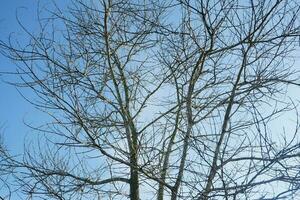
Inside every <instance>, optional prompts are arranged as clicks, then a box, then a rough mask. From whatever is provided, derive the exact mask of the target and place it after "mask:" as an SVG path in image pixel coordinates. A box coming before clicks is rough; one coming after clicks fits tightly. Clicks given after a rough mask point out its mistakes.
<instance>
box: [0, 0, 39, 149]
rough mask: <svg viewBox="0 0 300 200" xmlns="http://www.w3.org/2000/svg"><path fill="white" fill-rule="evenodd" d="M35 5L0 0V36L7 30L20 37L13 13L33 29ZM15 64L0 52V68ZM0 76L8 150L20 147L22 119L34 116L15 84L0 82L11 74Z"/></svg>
mask: <svg viewBox="0 0 300 200" xmlns="http://www.w3.org/2000/svg"><path fill="white" fill-rule="evenodd" d="M36 9H37V1H35V0H26V1H24V0H5V1H1V6H0V40H7V38H8V37H9V35H10V34H12V35H13V36H14V37H18V38H22V37H20V36H21V35H22V31H21V29H20V26H19V25H18V23H17V19H16V15H17V14H18V16H19V18H20V19H21V21H22V22H23V23H24V24H25V25H26V26H27V27H28V28H30V29H31V28H33V29H34V27H35V26H34V25H35V23H36V22H35V21H36ZM23 38H24V37H23ZM21 40H22V39H21ZM15 68H16V67H15V65H14V63H12V62H11V61H10V60H8V59H7V58H5V57H3V56H2V55H0V71H6V72H11V71H15ZM0 79H1V81H0V92H1V93H0V94H1V95H0V124H4V127H5V129H4V130H2V132H3V133H2V134H3V135H4V142H5V145H6V146H7V148H8V149H9V150H11V151H12V152H14V153H15V152H20V151H21V149H22V147H23V138H24V136H25V135H26V133H28V132H29V131H30V129H29V128H28V127H26V126H25V125H24V123H23V121H24V120H26V119H30V118H32V117H34V114H35V110H34V108H33V107H32V106H31V105H30V104H29V103H28V102H26V101H25V100H24V99H23V98H22V97H21V95H20V94H19V93H18V91H17V90H16V88H14V87H13V86H11V85H8V84H5V83H3V80H5V81H14V80H16V78H15V77H14V76H1V77H0Z"/></svg>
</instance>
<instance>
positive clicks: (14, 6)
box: [0, 0, 300, 154]
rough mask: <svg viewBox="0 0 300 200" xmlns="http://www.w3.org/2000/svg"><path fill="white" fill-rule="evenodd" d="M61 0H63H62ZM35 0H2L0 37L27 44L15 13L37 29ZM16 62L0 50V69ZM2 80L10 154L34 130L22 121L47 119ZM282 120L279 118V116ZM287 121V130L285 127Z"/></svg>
mask: <svg viewBox="0 0 300 200" xmlns="http://www.w3.org/2000/svg"><path fill="white" fill-rule="evenodd" d="M62 1H63V2H64V1H65V0H62ZM47 4H50V1H49V0H42V1H40V5H41V6H43V5H47ZM37 8H38V1H37V0H2V1H1V3H0V40H2V41H7V40H8V38H9V37H10V35H11V36H13V37H16V38H19V41H20V43H22V42H24V43H23V44H26V37H25V36H24V32H23V31H22V29H21V27H20V25H19V24H18V21H17V18H16V16H18V18H19V19H20V21H21V23H22V24H23V25H24V26H25V27H26V28H28V29H29V30H36V29H37V27H38V26H37ZM299 55H300V52H299V51H298V52H297V53H295V56H296V62H295V65H298V66H299V67H298V68H299V69H300V61H299V60H300V59H299ZM15 70H16V65H15V64H14V63H13V62H11V61H10V60H9V59H7V58H5V57H4V56H2V55H1V54H0V72H14V71H15ZM5 81H11V82H16V81H18V78H16V76H13V75H2V76H0V127H1V125H3V127H4V128H3V129H2V130H0V133H1V134H2V136H3V140H4V144H5V146H6V147H7V149H8V150H9V151H10V152H11V153H12V154H18V153H21V152H22V150H23V145H24V138H26V139H29V140H30V138H32V137H34V136H33V134H31V133H32V132H33V131H32V130H31V129H30V128H29V127H27V126H26V125H25V124H24V121H25V122H27V123H34V124H36V125H37V124H42V123H43V122H44V121H46V119H47V118H46V117H45V116H44V115H42V114H41V113H40V112H38V111H37V110H36V109H35V108H34V107H33V106H32V105H31V104H30V103H29V102H27V101H26V100H25V99H24V98H23V97H22V96H21V95H20V94H19V92H18V90H17V89H16V88H15V87H14V86H12V85H10V84H7V83H5ZM22 93H23V94H25V96H27V97H32V96H33V94H32V93H31V92H30V90H27V89H22ZM289 95H291V96H294V97H295V98H298V99H299V96H300V89H299V88H292V89H290V90H289ZM284 119H285V120H284V121H281V123H274V127H273V128H274V129H275V130H277V131H278V132H281V130H282V125H283V124H284V123H283V122H285V123H286V124H289V122H292V121H295V115H294V114H291V113H288V114H287V115H286V116H285V117H284ZM281 120H282V118H281ZM289 128H291V129H292V128H293V127H289V125H287V127H286V130H288V129H289Z"/></svg>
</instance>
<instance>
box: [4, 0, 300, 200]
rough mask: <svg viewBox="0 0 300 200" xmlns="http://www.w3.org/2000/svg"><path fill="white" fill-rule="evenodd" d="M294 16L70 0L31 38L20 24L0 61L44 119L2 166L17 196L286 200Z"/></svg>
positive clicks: (273, 4) (265, 5)
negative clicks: (7, 63)
mask: <svg viewBox="0 0 300 200" xmlns="http://www.w3.org/2000/svg"><path fill="white" fill-rule="evenodd" d="M299 4H300V2H299V1H298V0H248V1H243V0H174V1H167V0H165V1H161V0H144V1H138V0H136V1H135V0H102V1H94V0H91V1H84V0H74V1H73V2H72V4H71V5H70V6H69V7H68V8H59V6H55V4H54V6H55V8H54V9H52V10H50V11H49V13H48V16H47V17H45V16H44V14H43V13H42V14H40V15H39V16H40V18H39V23H40V30H39V32H38V33H32V32H31V31H29V30H28V29H27V28H26V27H24V26H22V23H20V25H21V26H22V27H23V29H24V31H25V32H26V33H27V34H28V36H29V37H30V41H29V42H28V44H27V45H23V42H20V43H18V42H15V40H14V39H12V38H10V40H9V41H8V42H4V41H3V42H1V49H2V53H3V54H5V55H6V56H7V57H9V58H11V59H12V60H13V61H15V62H16V64H17V65H18V72H17V73H16V74H18V75H20V77H21V79H22V82H20V83H14V84H16V85H17V86H19V87H29V88H31V89H32V90H33V91H34V93H35V94H36V97H35V98H32V97H29V98H28V99H29V101H31V103H32V104H33V105H35V106H36V107H37V108H38V109H39V110H41V111H43V112H45V113H46V114H47V115H48V116H49V117H50V118H51V120H49V123H47V124H44V125H42V126H38V127H32V128H33V130H35V131H38V132H39V133H41V135H42V136H43V137H39V140H37V141H33V142H32V143H30V144H29V145H27V150H26V152H24V155H23V157H22V158H14V159H12V160H10V164H11V165H12V167H14V169H15V172H14V174H15V178H16V180H17V181H18V183H19V184H20V186H21V187H20V189H21V190H22V191H23V192H24V193H25V195H27V196H28V198H33V199H34V198H41V199H126V198H130V199H131V200H138V199H157V200H163V199H172V200H176V199H198V200H206V199H286V198H288V199H293V197H294V195H297V192H298V191H299V186H300V184H299V183H300V182H299V181H300V175H299V172H300V160H299V155H300V148H299V147H300V143H299V137H298V129H299V125H300V124H299V122H298V117H299V115H298V113H297V108H298V103H297V99H292V98H290V97H289V93H288V89H290V88H291V87H292V88H297V87H298V86H300V82H299V75H300V74H299V71H298V69H297V66H296V65H295V63H294V61H295V59H294V58H293V55H294V54H293V53H294V52H295V50H296V49H297V45H298V44H299V43H298V39H299V36H300V28H299V10H300V5H299ZM49 14H50V16H49ZM287 114H288V115H290V116H292V117H293V118H294V120H293V122H289V121H287V120H285V121H284V120H282V119H281V118H280V117H284V116H285V115H287ZM279 122H280V123H282V122H287V123H288V124H286V127H287V128H286V129H279V128H278V127H283V126H284V124H280V125H278V123H279ZM275 125H276V128H274V127H275Z"/></svg>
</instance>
